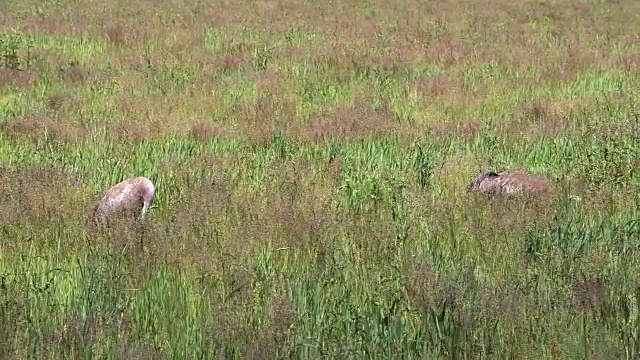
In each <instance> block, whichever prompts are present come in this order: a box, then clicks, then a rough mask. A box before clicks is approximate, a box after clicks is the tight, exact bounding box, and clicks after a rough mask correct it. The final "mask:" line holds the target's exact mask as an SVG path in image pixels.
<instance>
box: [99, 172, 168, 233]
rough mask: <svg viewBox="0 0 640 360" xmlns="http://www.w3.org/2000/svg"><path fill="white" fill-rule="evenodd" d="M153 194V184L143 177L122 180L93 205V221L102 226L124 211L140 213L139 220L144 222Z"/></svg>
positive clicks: (154, 190) (154, 189)
mask: <svg viewBox="0 0 640 360" xmlns="http://www.w3.org/2000/svg"><path fill="white" fill-rule="evenodd" d="M155 192H156V188H155V186H154V184H153V182H151V180H149V179H147V178H145V177H142V176H140V177H136V178H132V179H127V180H124V181H122V182H120V183H118V184H116V185H114V186H113V187H111V188H110V189H109V190H107V192H106V193H105V194H104V196H103V197H102V198H101V199H100V200H99V201H97V202H96V203H95V205H94V206H93V211H92V218H93V221H94V223H96V224H97V223H102V224H104V223H105V222H106V221H107V219H108V218H109V217H110V216H111V215H114V214H116V213H119V212H121V211H126V210H136V211H140V220H144V219H145V215H146V214H147V212H149V209H150V208H151V205H152V204H153V200H154V198H155Z"/></svg>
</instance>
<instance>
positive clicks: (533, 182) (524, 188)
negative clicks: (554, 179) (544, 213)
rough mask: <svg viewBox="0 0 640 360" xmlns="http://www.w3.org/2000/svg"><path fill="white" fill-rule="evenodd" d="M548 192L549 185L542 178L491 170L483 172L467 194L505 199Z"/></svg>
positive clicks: (474, 180) (518, 172)
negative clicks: (498, 196) (524, 194)
mask: <svg viewBox="0 0 640 360" xmlns="http://www.w3.org/2000/svg"><path fill="white" fill-rule="evenodd" d="M548 190H549V183H548V181H547V180H546V179H545V178H543V177H541V176H536V175H531V174H527V173H525V172H523V171H504V172H501V173H496V172H493V171H490V170H483V171H481V172H480V174H479V175H478V176H476V178H475V179H473V181H472V182H471V184H469V187H468V188H467V192H471V191H477V192H480V193H483V194H489V195H502V196H505V197H513V196H515V195H518V194H522V193H526V194H529V195H537V194H541V193H544V192H547V191H548Z"/></svg>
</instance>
